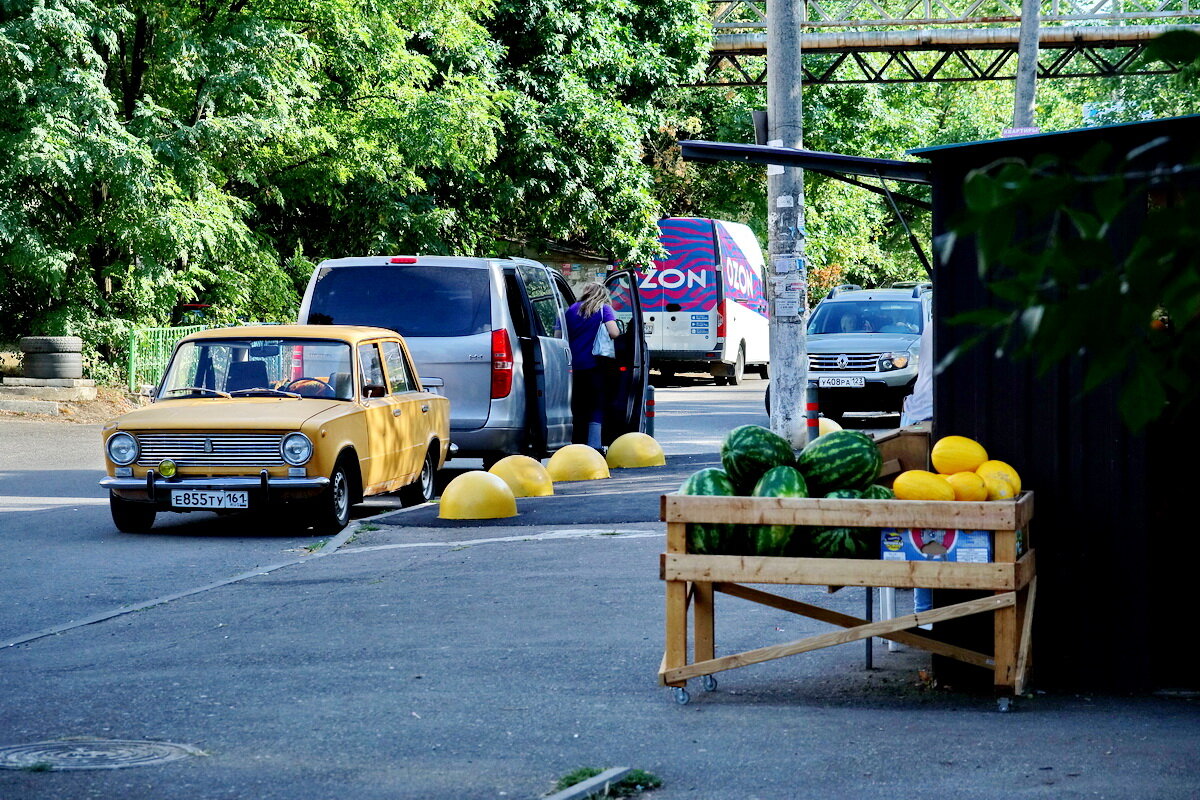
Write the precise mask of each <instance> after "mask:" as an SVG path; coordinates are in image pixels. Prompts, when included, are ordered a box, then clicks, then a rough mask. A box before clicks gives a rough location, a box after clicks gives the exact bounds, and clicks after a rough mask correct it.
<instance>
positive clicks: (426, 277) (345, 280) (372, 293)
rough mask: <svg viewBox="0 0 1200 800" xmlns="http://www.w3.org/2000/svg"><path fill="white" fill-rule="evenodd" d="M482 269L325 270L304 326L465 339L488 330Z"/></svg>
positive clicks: (487, 295)
mask: <svg viewBox="0 0 1200 800" xmlns="http://www.w3.org/2000/svg"><path fill="white" fill-rule="evenodd" d="M491 310H492V293H491V282H490V280H489V273H488V271H487V270H486V269H478V268H474V267H469V268H468V267H454V266H419V265H417V266H395V265H393V266H364V267H325V268H324V269H322V270H321V271H320V272H319V273H317V282H316V285H315V286H314V287H313V294H312V301H311V303H310V304H309V309H308V320H307V321H308V322H309V323H311V324H314V325H375V326H378V327H381V328H388V329H389V330H393V331H398V332H399V333H401V334H403V335H404V336H470V335H472V334H476V333H484V332H486V331H489V330H491V326H492V314H491Z"/></svg>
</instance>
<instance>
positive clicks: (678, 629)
mask: <svg viewBox="0 0 1200 800" xmlns="http://www.w3.org/2000/svg"><path fill="white" fill-rule="evenodd" d="M1032 517H1033V493H1032V492H1023V493H1022V494H1021V495H1020V496H1019V497H1018V498H1016V499H1013V500H998V501H990V502H942V501H914V500H830V499H785V498H770V497H691V496H685V495H677V494H670V495H663V497H662V507H661V518H662V520H663V521H664V522H666V523H667V549H666V552H665V553H663V554H662V555H661V561H660V577H661V578H662V580H663V581H664V582H665V585H666V601H667V606H666V646H665V650H664V653H663V659H662V665H661V667H660V668H659V673H658V677H659V682H660V683H661V684H662V685H664V686H671V687H675V688H676V691H677V699H678V700H679V701H680V702H687V697H688V695H687V690H686V686H687V681H688V679H690V678H700V677H705V681H706V685H707V682H708V681H709V680H710V679H709V678H707V677H706V676H711V675H712V674H714V673H716V672H721V671H723V670H727V669H734V668H736V667H741V666H746V665H748V664H757V663H761V662H764V661H770V660H773V659H776V658H782V657H784V656H790V655H796V654H798V653H805V652H809V651H812V650H818V649H821V648H824V647H832V646H833V645H838V644H845V643H846V642H853V641H858V640H861V639H865V638H868V637H879V638H883V639H891V640H893V641H896V642H901V643H903V644H905V645H908V646H909V647H913V648H919V649H922V650H927V651H929V652H932V653H937V654H939V655H943V656H947V657H949V658H954V659H957V660H959V661H964V662H966V663H969V664H974V665H976V666H979V667H982V668H985V669H989V670H992V671H993V672H994V675H995V681H994V683H995V686H996V689H997V691H998V693H1000V694H1001V695H1002V696H1003V697H1006V698H1007V697H1008V696H1011V695H1012V694H1014V693H1015V694H1021V693H1023V692H1024V690H1025V682H1026V679H1027V673H1028V669H1029V663H1030V626H1031V623H1032V619H1033V603H1034V596H1035V591H1036V586H1037V578H1036V569H1035V554H1034V551H1033V549H1032V547H1031V546H1030V539H1029V521H1030V520H1031V519H1032ZM689 522H713V523H718V522H729V523H737V524H781V525H821V526H843V525H846V526H856V527H880V528H935V529H960V530H987V531H992V532H993V534H992V536H993V550H994V555H993V561H992V562H990V563H957V562H921V561H883V560H868V559H843V558H777V557H762V556H710V555H697V554H693V553H688V552H687V533H686V531H687V523H689ZM1021 533H1023V534H1024V545H1025V548H1026V549H1025V550H1024V552H1021V553H1019V552H1018V546H1019V545H1018V536H1019V534H1021ZM744 584H804V585H817V586H821V585H824V586H832V587H840V586H872V587H874V586H892V587H897V588H916V587H923V588H930V589H969V590H977V591H985V592H991V593H992V594H991V595H990V596H987V597H983V598H980V599H976V600H970V601H967V602H962V603H956V604H954V605H950V606H944V607H942V608H935V609H932V610H930V611H926V612H922V613H919V614H910V615H907V616H903V617H897V618H895V619H889V620H881V621H879V622H872V621H871V620H865V619H859V618H857V617H853V616H849V615H846V614H842V613H839V612H835V611H831V610H828V609H824V608H821V607H819V606H814V605H810V604H808V603H801V602H798V601H796V600H792V599H790V598H787V597H782V596H779V595H777V594H772V593H769V592H766V591H763V590H761V589H755V588H751V587H749V586H745V585H744ZM717 592H720V593H723V594H728V595H732V596H734V597H741V598H743V599H746V600H750V601H752V602H755V603H761V604H762V605H766V606H770V607H772V608H777V609H781V610H783V611H789V612H792V613H795V614H800V615H802V616H805V617H810V618H812V619H817V620H820V621H823V622H827V623H832V624H834V625H838V626H841V627H842V628H845V630H842V631H834V632H832V633H825V634H821V635H818V636H811V637H807V638H804V639H800V640H797V641H794V642H789V643H787V644H777V645H771V646H769V647H763V648H760V649H756V650H749V651H746V652H742V653H733V654H730V655H723V656H720V657H718V656H717V655H716V643H715V641H714V635H713V622H714V614H715V611H714V605H713V601H714V597H715V593H717ZM689 607H690V608H691V609H692V625H693V631H692V634H693V637H694V639H693V658H692V661H691V662H690V663H689V662H688V653H687V650H688V637H689V630H688V608H689ZM984 613H990V614H992V619H993V628H994V636H993V645H994V647H993V652H992V653H990V654H989V653H980V652H976V651H973V650H968V649H965V648H962V647H956V646H954V645H950V644H946V643H944V642H939V641H937V640H936V639H933V638H930V637H928V636H922V635H920V634H918V633H912V632H911V631H912V629H914V628H916V627H917V626H918V625H923V624H926V623H934V622H942V621H945V620H949V619H955V618H958V617H965V616H970V615H973V614H984Z"/></svg>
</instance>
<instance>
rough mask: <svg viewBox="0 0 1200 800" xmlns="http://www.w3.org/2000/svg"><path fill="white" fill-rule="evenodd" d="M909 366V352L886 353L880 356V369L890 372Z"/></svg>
mask: <svg viewBox="0 0 1200 800" xmlns="http://www.w3.org/2000/svg"><path fill="white" fill-rule="evenodd" d="M907 366H908V353H884V354H883V355H881V356H880V357H879V371H880V372H889V371H891V370H894V369H904V368H905V367H907Z"/></svg>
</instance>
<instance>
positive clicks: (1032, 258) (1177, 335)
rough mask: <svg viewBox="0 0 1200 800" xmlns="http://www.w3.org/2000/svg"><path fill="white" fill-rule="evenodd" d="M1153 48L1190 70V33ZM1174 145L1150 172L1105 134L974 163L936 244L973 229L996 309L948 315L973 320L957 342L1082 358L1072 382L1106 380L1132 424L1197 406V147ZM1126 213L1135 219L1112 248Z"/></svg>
mask: <svg viewBox="0 0 1200 800" xmlns="http://www.w3.org/2000/svg"><path fill="white" fill-rule="evenodd" d="M1151 52H1152V55H1154V56H1155V57H1158V58H1161V59H1164V60H1171V61H1173V62H1177V63H1179V62H1182V63H1186V64H1190V65H1191V66H1190V71H1191V73H1192V74H1193V75H1194V74H1195V70H1196V69H1198V68H1200V36H1197V35H1195V34H1191V33H1179V34H1174V35H1171V36H1168V37H1164V39H1163V40H1162V41H1160V42H1159V43H1158V44H1157V46H1156V47H1154V48H1152V51H1151ZM1187 73H1188V71H1185V72H1184V76H1183V77H1184V80H1187ZM1155 102H1161V101H1155ZM1184 144H1187V145H1190V146H1191V152H1190V154H1185V155H1184V156H1183V161H1182V163H1181V164H1178V165H1175V166H1173V167H1172V168H1171V169H1170V170H1157V169H1156V170H1149V171H1148V170H1147V169H1146V168H1145V166H1144V163H1145V162H1139V161H1138V158H1139V156H1141V155H1142V153H1140V152H1136V151H1135V152H1134V153H1114V152H1113V151H1112V148H1111V147H1110V146H1109V145H1108V144H1107V143H1103V144H1101V145H1098V146H1097V147H1095V148H1094V149H1092V150H1091V151H1089V152H1087V153H1081V154H1076V155H1071V156H1042V157H1039V158H1036V159H1034V160H1032V161H1031V162H1029V163H1026V162H1024V161H1004V162H1001V163H997V164H994V165H990V166H988V167H986V168H983V169H980V170H977V171H975V172H973V173H972V174H971V175H970V176H969V177H968V179H967V183H966V185H965V187H964V192H965V197H966V202H967V209H966V210H965V212H964V213H963V215H962V217H961V219H959V220H958V222H957V223H956V224H955V226H954V228H953V233H952V235H951V236H949V237H948V238H947V241H946V243H945V244H946V246H953V244H954V242H955V241H956V240H957V238H958V237H960V236H970V237H973V241H974V242H975V246H976V250H977V253H978V259H979V266H980V274H981V277H982V278H983V279H984V280H985V281H986V282H987V285H988V289H989V290H990V292H991V293H992V294H993V295H994V296H995V305H994V306H992V307H989V308H986V309H980V310H977V311H972V312H967V313H965V314H962V315H960V316H959V317H958V318H956V319H955V320H952V322H954V323H957V324H963V325H969V326H972V327H973V328H974V329H975V333H974V335H973V336H972V337H971V338H970V339H969V340H968V341H967V342H966V343H965V344H964V345H963V346H962V347H961V348H960V351H961V350H962V349H965V348H970V347H975V346H978V345H979V344H980V343H982V342H989V343H993V342H994V343H995V346H996V347H997V350H998V352H1001V353H1004V354H1006V355H1010V356H1015V357H1018V358H1029V359H1032V360H1033V362H1034V363H1035V364H1036V366H1037V367H1038V369H1040V370H1042V371H1043V372H1044V371H1046V370H1049V369H1051V368H1054V367H1056V366H1058V365H1060V364H1063V363H1065V362H1068V361H1073V360H1075V359H1080V360H1081V363H1082V364H1083V365H1084V368H1085V370H1086V372H1085V378H1084V386H1083V388H1084V391H1090V390H1093V389H1095V388H1096V387H1098V386H1101V385H1104V384H1106V383H1108V382H1110V381H1117V382H1118V384H1119V386H1120V400H1119V405H1120V412H1121V415H1122V417H1123V418H1124V420H1125V422H1126V424H1127V425H1128V426H1129V427H1130V428H1131V429H1133V430H1135V431H1136V430H1140V429H1142V428H1143V427H1144V426H1146V425H1147V424H1148V423H1150V422H1152V421H1154V420H1156V419H1159V418H1162V417H1169V418H1170V420H1171V421H1172V422H1176V423H1186V422H1190V421H1191V419H1192V416H1193V414H1194V411H1195V409H1196V408H1197V406H1200V383H1197V381H1196V375H1197V374H1198V373H1200V355H1198V353H1200V224H1197V219H1200V188H1198V187H1200V185H1198V182H1197V179H1196V175H1197V173H1198V172H1200V144H1197V143H1195V142H1191V143H1184ZM1155 145H1156V143H1154V142H1150V143H1147V144H1146V145H1145V147H1142V148H1138V150H1139V151H1146V152H1149V153H1150V154H1153V153H1154V147H1155ZM1172 163H1173V162H1172ZM1139 164H1141V165H1139ZM1131 213H1132V216H1133V217H1134V218H1135V219H1136V218H1138V217H1140V216H1141V214H1142V213H1145V215H1146V216H1145V222H1144V224H1142V225H1141V228H1140V230H1139V231H1138V234H1137V237H1136V238H1135V239H1134V240H1133V242H1132V243H1131V244H1130V245H1129V246H1128V247H1127V248H1120V247H1116V246H1114V241H1117V240H1120V239H1123V238H1125V236H1126V234H1125V233H1123V232H1122V231H1121V230H1119V229H1120V227H1121V226H1122V225H1123V224H1124V223H1125V222H1126V221H1127V220H1128V219H1129V217H1130V215H1131ZM1030 221H1033V223H1034V224H1033V226H1032V232H1030ZM956 355H957V353H954V354H951V356H950V357H951V358H954V357H956Z"/></svg>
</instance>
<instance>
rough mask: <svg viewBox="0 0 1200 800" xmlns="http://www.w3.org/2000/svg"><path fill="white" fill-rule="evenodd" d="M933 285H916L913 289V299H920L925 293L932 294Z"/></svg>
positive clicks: (926, 283)
mask: <svg viewBox="0 0 1200 800" xmlns="http://www.w3.org/2000/svg"><path fill="white" fill-rule="evenodd" d="M932 291H933V284H932V283H929V282H927V281H926V282H922V283H918V284H917V285H916V286H914V287H913V297H920V296H921V295H922V294H924V293H925V292H932Z"/></svg>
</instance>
